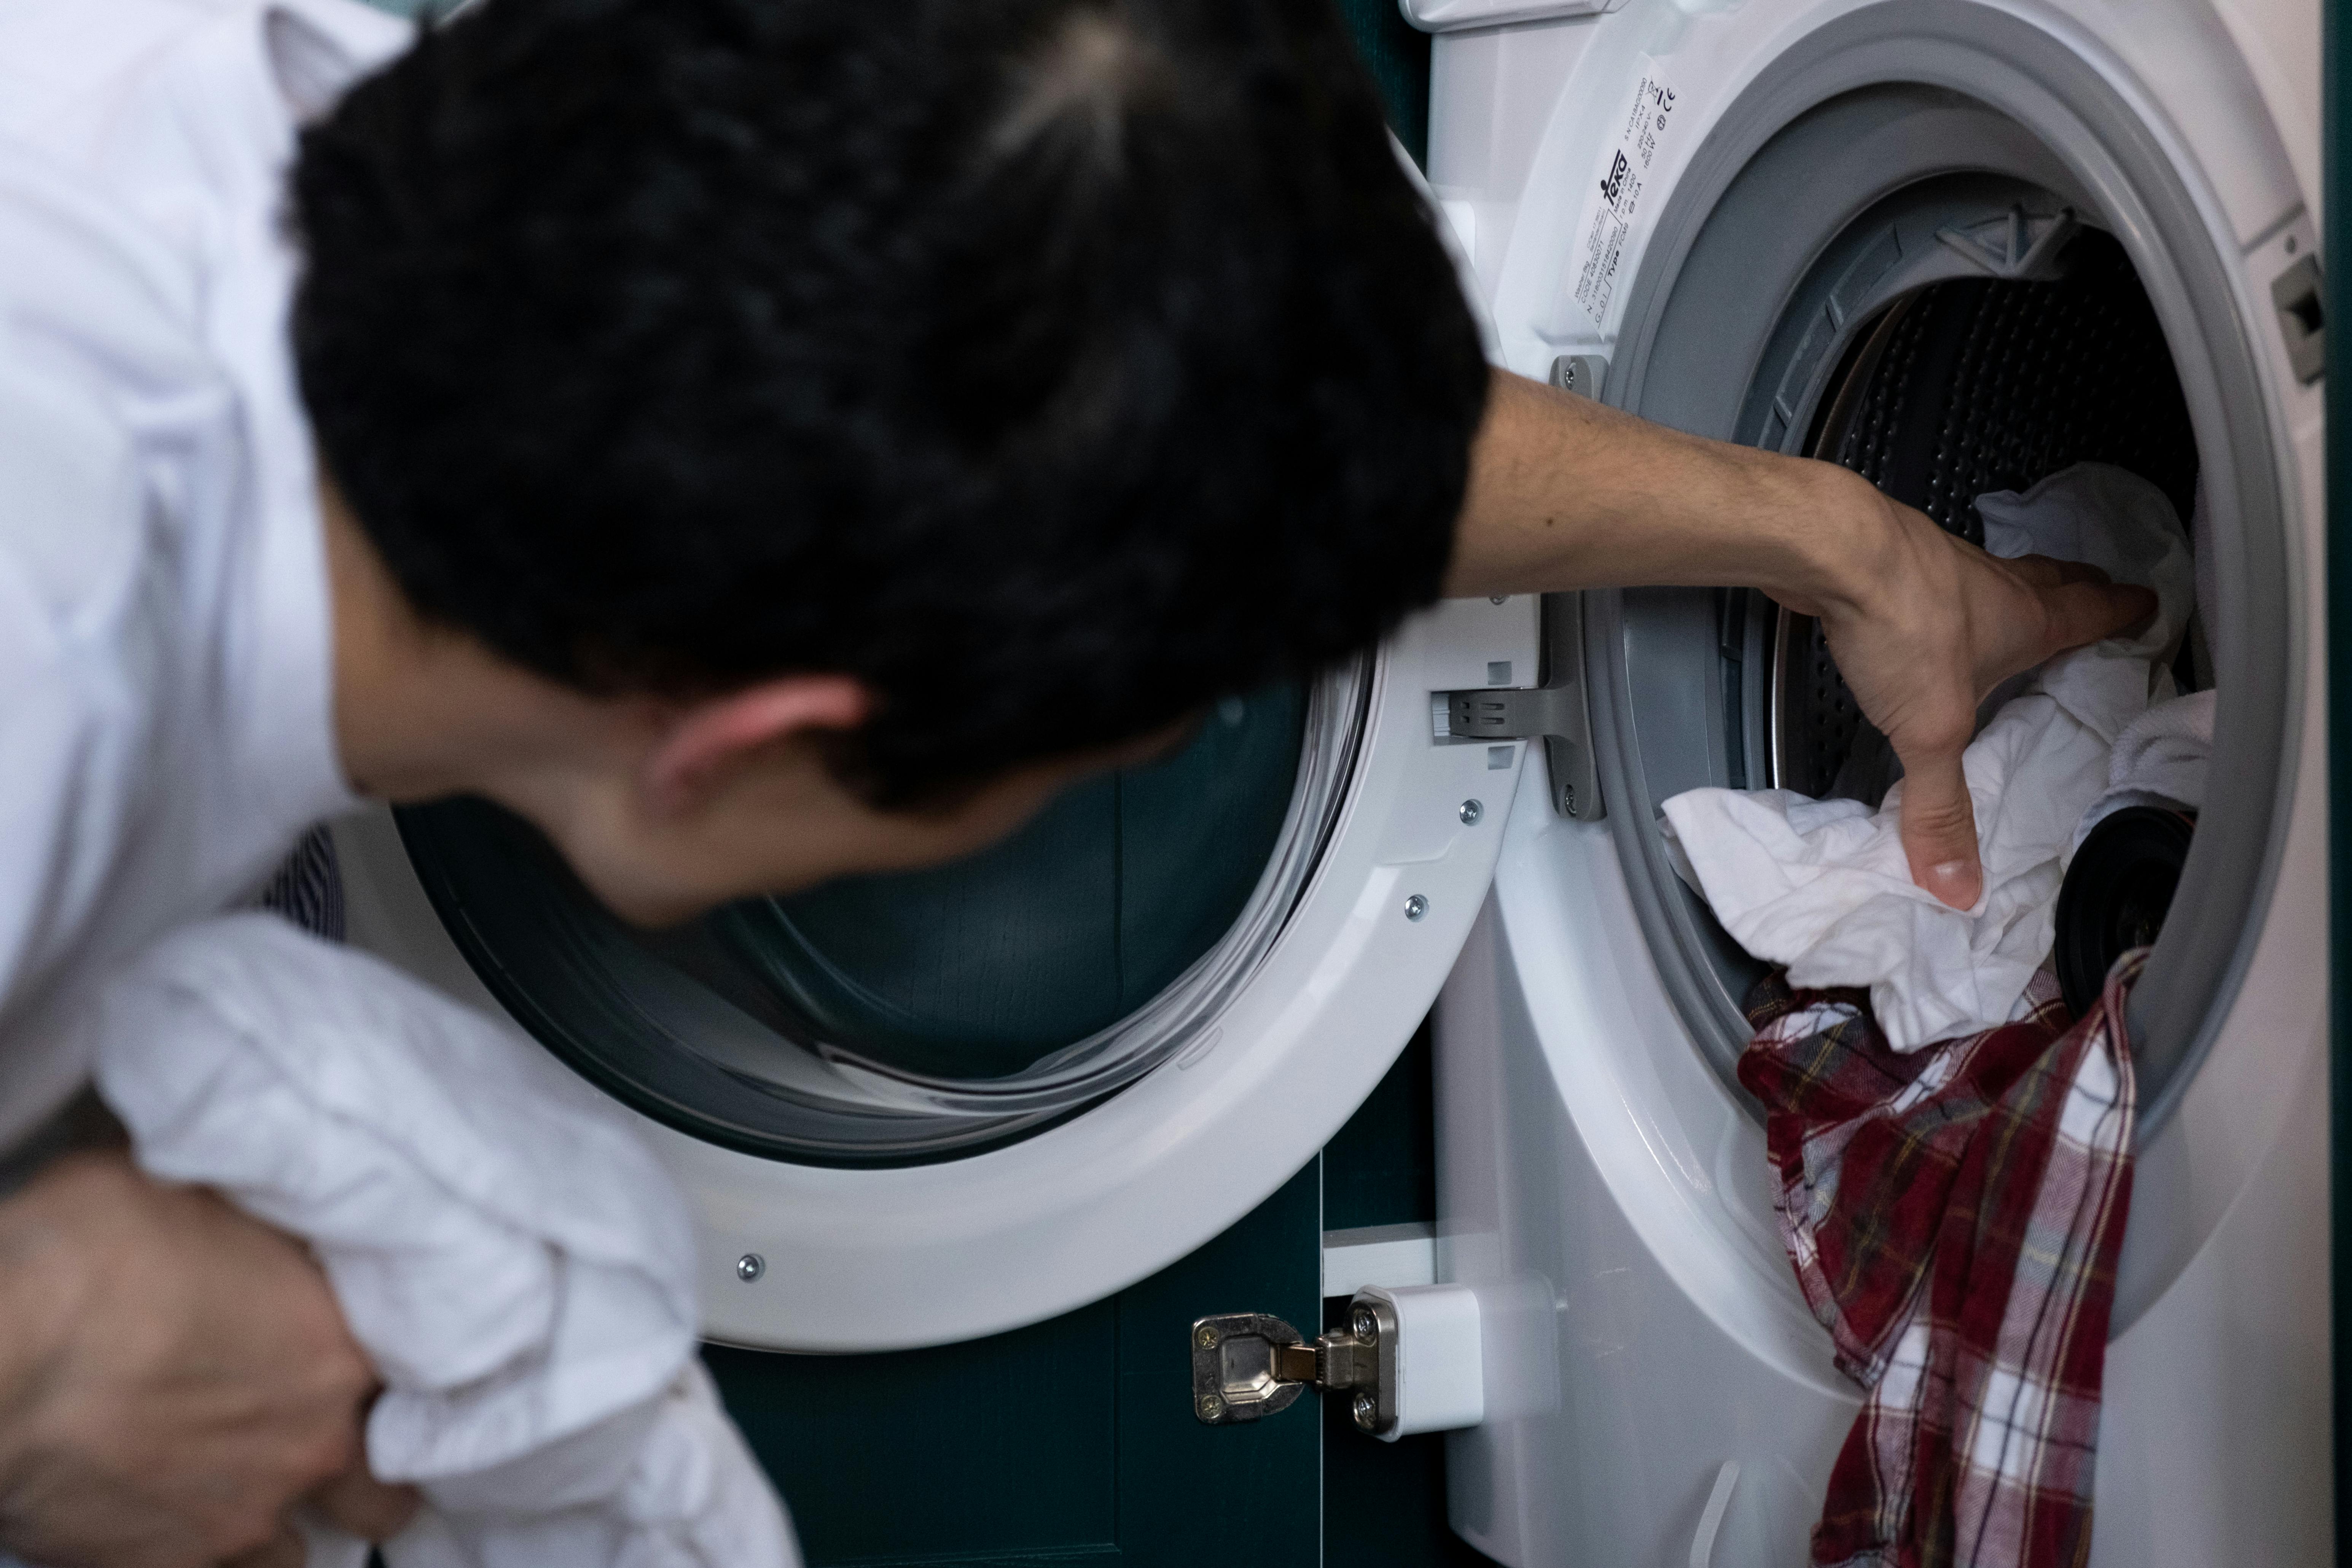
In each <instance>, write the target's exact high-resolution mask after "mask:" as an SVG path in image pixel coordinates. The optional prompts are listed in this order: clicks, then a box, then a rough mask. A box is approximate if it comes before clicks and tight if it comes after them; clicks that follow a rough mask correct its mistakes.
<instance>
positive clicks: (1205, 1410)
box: [1201, 1394, 1225, 1421]
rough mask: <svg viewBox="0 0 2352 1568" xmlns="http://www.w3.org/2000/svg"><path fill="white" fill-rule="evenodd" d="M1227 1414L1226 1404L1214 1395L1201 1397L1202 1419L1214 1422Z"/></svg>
mask: <svg viewBox="0 0 2352 1568" xmlns="http://www.w3.org/2000/svg"><path fill="white" fill-rule="evenodd" d="M1224 1413H1225V1402H1224V1401H1223V1400H1222V1399H1220V1398H1218V1397H1217V1396H1216V1395H1215V1394H1202V1395H1201V1419H1202V1420H1203V1421H1214V1420H1215V1419H1216V1418H1217V1417H1218V1416H1220V1415H1223V1414H1224Z"/></svg>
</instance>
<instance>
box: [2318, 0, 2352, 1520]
mask: <svg viewBox="0 0 2352 1568" xmlns="http://www.w3.org/2000/svg"><path fill="white" fill-rule="evenodd" d="M2320 26H2321V28H2322V33H2321V40H2322V52H2323V55H2324V57H2325V58H2324V62H2323V66H2322V70H2321V75H2322V78H2323V82H2322V89H2323V92H2324V107H2323V110H2322V114H2323V118H2322V121H2321V125H2322V131H2321V143H2320V144H2321V146H2322V147H2323V148H2324V149H2325V151H2326V158H2327V164H2326V198H2327V199H2326V203H2325V204H2324V207H2325V211H2326V225H2327V229H2326V234H2325V235H2323V236H2322V237H2321V246H2320V248H2321V253H2322V254H2323V255H2324V256H2325V257H2326V258H2327V270H2326V279H2325V283H2324V287H2325V289H2326V317H2327V318H2328V319H2330V320H2333V321H2336V322H2339V323H2341V322H2343V321H2352V316H2347V314H2346V313H2345V312H2346V311H2347V310H2352V291H2347V289H2346V288H2345V286H2344V283H2343V281H2342V279H2344V277H2345V274H2346V270H2347V266H2352V253H2347V251H2346V250H2345V249H2344V248H2343V247H2344V245H2345V244H2346V243H2347V241H2352V212H2347V209H2346V207H2345V205H2344V204H2345V203H2346V202H2347V201H2352V160H2347V157H2346V155H2345V154H2346V152H2347V135H2352V122H2347V119H2346V116H2347V112H2352V100H2347V96H2346V94H2347V89H2352V80H2347V72H2348V71H2352V47H2347V37H2346V35H2345V17H2344V9H2343V7H2342V6H2341V5H2324V6H2322V7H2321V22H2320ZM2345 344H2346V339H2345V336H2344V332H2343V329H2342V327H2341V326H2340V325H2339V326H2338V327H2337V329H2336V357H2337V358H2339V359H2341V358H2343V357H2344V356H2345V352H2346V350H2345ZM2328 369H2329V371H2330V372H2331V374H2329V375H2328V377H2327V804H2328V812H2327V821H2328V835H2327V842H2328V850H2327V860H2328V877H2327V884H2328V947H2329V963H2328V1018H2329V1022H2330V1025H2331V1028H2330V1031H2329V1032H2330V1050H2329V1053H2328V1074H2327V1079H2328V1130H2327V1131H2328V1140H2327V1141H2328V1194H2327V1202H2328V1242H2329V1259H2328V1268H2329V1285H2330V1290H2329V1296H2330V1302H2329V1305H2330V1310H2331V1312H2332V1314H2333V1319H2334V1324H2333V1333H2332V1334H2331V1336H2330V1338H2331V1345H2330V1351H2329V1360H2330V1369H2329V1370H2330V1375H2331V1378H2332V1392H2333V1394H2334V1396H2335V1397H2334V1403H2335V1413H2334V1420H2335V1432H2334V1438H2335V1445H2334V1446H2335V1453H2334V1456H2333V1460H2334V1462H2333V1464H2332V1466H2331V1467H2330V1468H2331V1472H2332V1474H2333V1476H2334V1478H2335V1484H2336V1562H2338V1563H2352V395H2347V392H2346V390H2345V374H2344V370H2343V367H2342V366H2340V365H2330V366H2329V367H2328Z"/></svg>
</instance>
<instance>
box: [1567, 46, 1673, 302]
mask: <svg viewBox="0 0 2352 1568" xmlns="http://www.w3.org/2000/svg"><path fill="white" fill-rule="evenodd" d="M1674 123H1675V89H1673V88H1671V87H1669V86H1667V85H1666V81H1665V78H1664V74H1663V73H1662V72H1661V71H1660V70H1659V69H1658V62H1657V61H1655V60H1654V59H1652V58H1649V57H1648V56H1646V55H1644V56H1643V58H1642V78H1641V81H1640V84H1639V85H1638V86H1636V87H1635V88H1634V89H1633V107H1632V108H1630V109H1629V110H1626V112H1625V118H1624V120H1623V121H1622V122H1621V124H1620V128H1619V130H1618V132H1617V137H1616V141H1615V142H1614V143H1613V144H1612V145H1611V146H1610V148H1609V149H1608V151H1607V152H1605V153H1602V154H1601V163H1600V166H1599V169H1598V170H1597V172H1596V173H1595V174H1594V176H1593V181H1592V184H1591V186H1589V187H1588V188H1587V189H1586V191H1585V195H1584V216H1583V220H1582V221H1581V222H1580V223H1579V224H1578V225H1577V228H1576V235H1577V238H1576V252H1575V267H1576V285H1575V290H1574V291H1575V294H1576V302H1577V303H1578V304H1579V305H1581V306H1583V307H1584V313H1585V314H1586V315H1588V316H1590V317H1591V318H1592V323H1593V325H1595V326H1600V325H1601V324H1602V321H1603V320H1604V318H1606V317H1607V315H1608V314H1609V301H1610V300H1611V298H1612V296H1614V295H1615V293H1616V291H1617V271H1618V268H1619V267H1620V266H1621V265H1622V263H1623V261H1624V258H1625V237H1626V236H1627V235H1629V234H1630V233H1632V232H1633V218H1634V215H1635V214H1637V213H1639V212H1640V211H1641V210H1642V201H1643V193H1644V192H1645V191H1646V190H1647V189H1648V188H1649V184H1650V170H1651V167H1652V166H1653V165H1654V163H1656V162H1657V157H1658V149H1659V148H1660V147H1661V146H1662V145H1664V141H1665V138H1666V137H1667V136H1668V135H1669V134H1671V132H1672V128H1673V125H1674Z"/></svg>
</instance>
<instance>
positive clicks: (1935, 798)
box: [1903, 752, 1984, 910]
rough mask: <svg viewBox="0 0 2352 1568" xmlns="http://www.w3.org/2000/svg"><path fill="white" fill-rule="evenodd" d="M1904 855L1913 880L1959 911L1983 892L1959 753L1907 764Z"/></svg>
mask: <svg viewBox="0 0 2352 1568" xmlns="http://www.w3.org/2000/svg"><path fill="white" fill-rule="evenodd" d="M1903 852H1904V854H1905V856H1906V858H1908V859H1909V861H1910V863H1911V880H1912V881H1914V882H1916V884H1918V885H1919V886H1920V887H1922V888H1925V889H1927V891H1929V892H1931V893H1933V894H1935V895H1936V897H1937V898H1938V899H1941V900H1943V901H1944V902H1945V903H1947V904H1949V905H1950V906H1951V907H1952V908H1954V909H1956V910H1965V909H1969V908H1970V907H1972V906H1973V905H1974V904H1975V903H1976V901H1977V895H1978V894H1979V892H1981V891H1982V890H1983V889H1984V870H1983V868H1982V867H1981V866H1979V863H1978V860H1977V816H1976V808H1975V806H1974V805H1973V804H1972V803H1971V802H1970V801H1969V783H1968V778H1967V776H1966V775H1965V774H1963V773H1961V772H1960V755H1959V753H1958V752H1933V753H1931V754H1928V755H1927V756H1916V757H1906V758H1904V759H1903Z"/></svg>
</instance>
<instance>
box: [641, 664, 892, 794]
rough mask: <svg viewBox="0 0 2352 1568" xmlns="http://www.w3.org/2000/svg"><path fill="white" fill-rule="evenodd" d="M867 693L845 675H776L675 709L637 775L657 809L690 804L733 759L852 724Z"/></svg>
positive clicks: (861, 718) (860, 716)
mask: <svg viewBox="0 0 2352 1568" xmlns="http://www.w3.org/2000/svg"><path fill="white" fill-rule="evenodd" d="M873 710H874V695H873V693H872V692H870V691H868V690H867V689H866V686H865V684H864V683H863V682H862V681H859V680H857V679H855V678H854V677H851V676H846V675H782V676H778V677H777V678H776V679H773V680H763V681H761V683H760V684H759V685H757V686H748V687H745V688H744V689H742V690H740V691H733V692H730V693H728V694H727V695H726V696H724V697H712V698H707V699H705V700H702V701H699V702H697V703H694V704H693V705H692V706H690V707H688V708H686V709H684V710H680V711H679V712H678V713H677V715H676V716H675V717H674V718H672V719H671V720H670V721H669V723H668V726H667V729H666V730H665V731H664V732H663V733H662V734H661V736H660V737H659V738H658V739H656V741H655V742H654V747H653V750H652V751H651V752H648V753H647V754H646V760H645V764H644V770H643V773H641V775H640V777H641V782H642V785H643V788H644V790H645V793H646V800H647V802H648V803H649V804H650V805H652V806H653V808H654V810H655V811H656V812H657V813H659V814H661V815H663V816H676V815H677V814H678V813H680V812H683V811H686V810H687V809H688V808H689V807H691V806H692V805H694V804H695V803H696V801H697V800H698V798H699V797H700V796H701V795H703V794H704V793H705V791H706V790H707V789H708V788H709V785H710V784H712V783H713V782H714V781H715V780H717V779H719V777H721V776H723V775H724V774H725V773H727V772H728V771H729V770H730V767H731V765H732V764H733V763H735V762H736V761H738V760H739V759H740V758H742V757H744V756H746V755H748V754H749V753H751V752H756V751H758V750H760V749H761V747H763V746H768V745H772V744H773V743H774V742H778V741H781V740H783V739H785V738H786V737H788V736H791V735H795V734H799V733H802V732H803V731H810V730H855V729H856V728H857V726H859V725H860V724H863V723H864V722H866V715H868V714H869V713H871V712H872V711H873Z"/></svg>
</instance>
